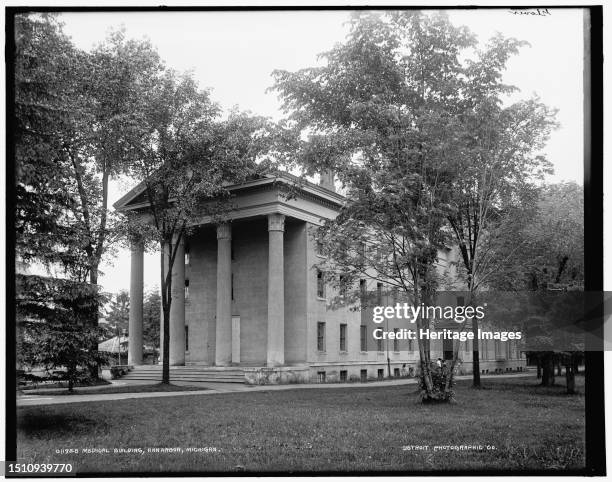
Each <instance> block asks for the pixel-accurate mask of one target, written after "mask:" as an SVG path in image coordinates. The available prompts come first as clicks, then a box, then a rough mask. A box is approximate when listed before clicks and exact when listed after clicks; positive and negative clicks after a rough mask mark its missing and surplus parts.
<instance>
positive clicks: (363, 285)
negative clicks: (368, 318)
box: [359, 279, 368, 306]
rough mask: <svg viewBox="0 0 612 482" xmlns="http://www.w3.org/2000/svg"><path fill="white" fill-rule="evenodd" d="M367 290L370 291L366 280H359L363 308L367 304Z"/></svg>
mask: <svg viewBox="0 0 612 482" xmlns="http://www.w3.org/2000/svg"><path fill="white" fill-rule="evenodd" d="M367 289H368V285H367V282H366V280H364V279H360V280H359V297H360V301H361V304H362V306H365V303H366V295H367Z"/></svg>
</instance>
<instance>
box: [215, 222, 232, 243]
mask: <svg viewBox="0 0 612 482" xmlns="http://www.w3.org/2000/svg"><path fill="white" fill-rule="evenodd" d="M217 239H232V225H231V224H230V223H220V224H217Z"/></svg>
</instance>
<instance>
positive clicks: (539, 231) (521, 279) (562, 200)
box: [487, 182, 588, 393]
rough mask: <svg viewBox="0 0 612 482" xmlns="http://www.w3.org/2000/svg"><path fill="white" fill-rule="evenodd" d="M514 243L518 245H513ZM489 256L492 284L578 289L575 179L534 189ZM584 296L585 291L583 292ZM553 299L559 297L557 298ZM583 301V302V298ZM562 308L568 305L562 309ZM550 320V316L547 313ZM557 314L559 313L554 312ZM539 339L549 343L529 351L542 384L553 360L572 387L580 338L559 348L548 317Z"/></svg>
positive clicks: (579, 193)
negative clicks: (530, 204)
mask: <svg viewBox="0 0 612 482" xmlns="http://www.w3.org/2000/svg"><path fill="white" fill-rule="evenodd" d="M517 247H518V248H519V249H517ZM489 256H490V261H491V263H492V264H494V265H495V266H496V267H497V269H496V270H494V271H493V272H491V273H490V275H489V276H488V277H487V283H488V284H489V286H490V287H491V288H493V289H497V290H505V291H536V292H538V293H539V294H538V297H542V298H544V297H546V296H549V295H547V294H546V293H545V292H546V291H548V290H553V291H568V290H577V291H581V290H584V193H583V188H582V186H580V185H578V184H576V183H575V182H563V183H558V184H551V185H547V186H544V187H542V188H541V189H540V191H539V193H538V199H537V204H536V209H535V210H533V211H531V212H530V213H529V215H527V216H524V218H523V219H521V220H520V222H518V221H517V222H516V223H515V224H514V226H513V231H512V233H508V236H507V237H500V239H499V241H498V242H497V243H495V244H494V245H493V246H492V249H491V250H490V255H489ZM585 300H588V297H587V298H585ZM557 304H559V303H557ZM585 306H586V304H585ZM566 311H568V309H566ZM549 318H550V319H552V320H554V317H552V316H551V317H549ZM559 318H562V317H559ZM544 327H545V328H544V329H541V331H542V333H541V334H540V339H542V340H545V341H546V343H547V344H548V345H550V349H547V350H544V349H541V350H538V351H534V352H532V353H531V354H530V355H531V356H532V357H533V358H535V359H536V360H537V362H538V364H539V366H541V368H542V372H543V373H542V375H543V376H542V384H543V385H552V384H554V382H555V377H554V371H553V369H554V362H555V360H556V361H559V362H560V363H563V364H564V365H565V366H566V376H567V380H566V383H567V387H568V392H569V393H571V392H573V391H574V387H573V385H574V374H575V372H576V365H577V360H579V359H580V357H581V354H580V352H581V351H582V350H583V348H584V343H583V342H581V340H580V338H579V337H577V340H576V342H575V343H574V347H573V349H570V348H572V347H571V346H569V348H568V345H569V344H568V343H564V344H563V349H557V348H556V347H557V346H558V345H559V343H558V342H556V341H555V336H556V335H557V333H556V330H557V327H556V325H555V324H554V322H550V321H549V323H548V324H547V325H544Z"/></svg>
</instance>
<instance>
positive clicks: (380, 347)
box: [376, 338, 385, 352]
mask: <svg viewBox="0 0 612 482" xmlns="http://www.w3.org/2000/svg"><path fill="white" fill-rule="evenodd" d="M376 349H377V350H378V351H379V352H380V351H385V348H384V345H383V340H382V338H379V339H378V340H376Z"/></svg>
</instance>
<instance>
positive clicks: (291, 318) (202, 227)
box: [115, 175, 344, 367]
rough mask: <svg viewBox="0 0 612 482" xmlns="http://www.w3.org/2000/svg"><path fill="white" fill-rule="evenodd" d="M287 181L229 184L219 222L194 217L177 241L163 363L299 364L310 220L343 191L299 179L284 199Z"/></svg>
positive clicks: (135, 326) (133, 203)
mask: <svg viewBox="0 0 612 482" xmlns="http://www.w3.org/2000/svg"><path fill="white" fill-rule="evenodd" d="M296 185H297V179H296V178H294V177H293V176H290V175H287V176H283V177H281V178H280V179H279V178H273V177H264V178H260V179H256V180H254V181H251V182H248V183H244V184H241V185H239V186H235V187H232V188H231V190H232V191H233V193H234V194H235V196H234V201H233V209H232V211H231V212H230V215H229V216H228V217H227V220H225V221H223V222H213V220H212V219H209V218H207V217H203V218H202V219H201V220H198V221H197V222H196V223H194V225H193V226H191V229H190V234H189V235H188V236H187V237H186V239H183V240H181V242H180V243H179V246H178V249H177V254H176V258H175V262H174V265H173V267H172V303H171V309H170V365H171V366H180V365H185V363H188V364H189V363H198V364H204V365H208V366H216V367H229V366H236V365H239V366H265V367H282V366H285V365H288V364H289V365H301V364H305V363H307V361H308V356H307V351H308V350H307V346H306V345H307V344H308V341H307V338H308V336H307V332H308V325H309V323H310V324H312V323H313V320H312V319H310V318H312V316H310V317H309V313H308V312H309V304H311V303H309V297H311V298H314V297H316V286H315V287H314V288H313V286H314V285H313V286H311V287H310V289H309V283H308V279H309V277H310V278H312V280H314V283H315V284H316V275H314V276H313V275H312V273H313V271H312V269H311V267H309V263H313V262H314V261H315V260H314V258H313V254H312V252H311V251H312V246H313V243H314V241H313V239H312V235H311V234H310V231H311V229H310V228H312V227H314V226H316V225H319V224H320V223H321V222H322V220H324V219H326V218H332V217H334V216H335V215H336V214H337V211H338V208H339V207H340V205H341V203H342V202H343V201H344V198H343V197H342V196H340V195H339V194H337V193H335V192H333V191H332V190H331V189H328V188H325V187H322V186H317V185H314V184H306V185H301V186H299V187H298V190H297V192H298V195H297V196H293V197H290V198H288V197H287V196H286V195H285V194H284V192H286V188H287V187H288V186H293V187H295V186H296ZM115 207H116V208H117V209H119V210H127V209H133V210H138V209H139V207H140V208H141V207H143V199H142V197H141V196H140V195H139V193H138V192H137V190H133V191H132V192H131V193H128V195H126V196H124V198H123V199H122V200H120V201H119V202H118V203H117V204H116V205H115ZM170 248H175V246H174V245H173V246H171V247H168V253H169V252H170ZM142 249H143V248H142V243H139V242H138V241H134V242H133V243H132V247H131V272H130V300H131V303H130V318H129V363H130V364H133V365H139V364H140V363H142V359H143V358H142V346H143V343H142V316H143V315H142V304H143V250H142ZM168 253H166V254H165V259H168ZM186 253H187V256H186ZM309 272H310V275H309ZM311 301H312V300H311ZM319 301H320V300H319ZM310 311H311V312H313V311H316V310H312V309H311V310H310ZM311 314H312V313H311ZM162 317H163V315H162ZM160 322H161V321H160ZM314 323H315V325H316V322H314ZM161 328H162V329H160V333H161V339H160V352H161V351H163V350H162V349H161V347H163V325H162V326H161Z"/></svg>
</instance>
